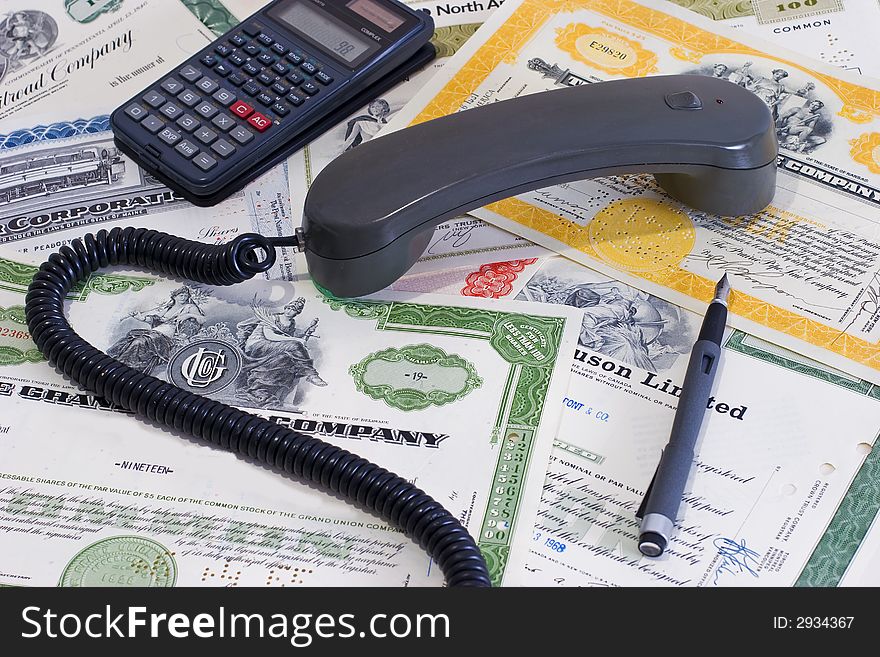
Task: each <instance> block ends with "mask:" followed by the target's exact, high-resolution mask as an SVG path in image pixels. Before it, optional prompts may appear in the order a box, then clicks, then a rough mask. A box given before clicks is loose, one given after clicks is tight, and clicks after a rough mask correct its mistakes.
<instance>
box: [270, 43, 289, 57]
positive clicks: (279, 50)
mask: <svg viewBox="0 0 880 657" xmlns="http://www.w3.org/2000/svg"><path fill="white" fill-rule="evenodd" d="M272 51H273V52H274V53H275V54H276V55H280V56H284V55H286V54H287V48H285V47H284V46H283V45H282V44H280V43H276V44H273V46H272Z"/></svg>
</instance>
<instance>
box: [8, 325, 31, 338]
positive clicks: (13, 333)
mask: <svg viewBox="0 0 880 657" xmlns="http://www.w3.org/2000/svg"><path fill="white" fill-rule="evenodd" d="M0 338H15V339H17V340H30V339H31V334H30V333H28V332H27V331H20V330H17V329H11V328H8V327H6V326H0Z"/></svg>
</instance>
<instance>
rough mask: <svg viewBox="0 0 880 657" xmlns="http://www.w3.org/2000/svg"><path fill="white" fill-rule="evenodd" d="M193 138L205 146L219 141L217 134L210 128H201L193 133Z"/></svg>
mask: <svg viewBox="0 0 880 657" xmlns="http://www.w3.org/2000/svg"><path fill="white" fill-rule="evenodd" d="M193 136H194V137H195V138H196V139H198V140H199V141H200V142H202V143H203V144H210V143H211V142H212V141H214V140H215V139H217V133H216V132H214V131H213V130H211V129H210V128H199V129H198V130H196V131H195V132H194V133H193Z"/></svg>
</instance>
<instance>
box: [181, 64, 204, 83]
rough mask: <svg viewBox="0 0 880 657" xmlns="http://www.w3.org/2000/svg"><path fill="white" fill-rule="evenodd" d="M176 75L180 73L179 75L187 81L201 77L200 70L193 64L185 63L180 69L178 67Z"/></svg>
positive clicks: (193, 80)
mask: <svg viewBox="0 0 880 657" xmlns="http://www.w3.org/2000/svg"><path fill="white" fill-rule="evenodd" d="M178 75H180V77H182V78H183V79H184V80H186V81H187V82H195V81H196V80H198V79H199V78H200V77H202V72H201V71H200V70H199V69H197V68H196V67H195V66H191V65H190V64H187V65H186V66H184V67H183V68H182V69H180V71H179V72H178Z"/></svg>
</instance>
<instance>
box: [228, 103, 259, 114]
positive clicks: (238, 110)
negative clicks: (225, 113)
mask: <svg viewBox="0 0 880 657" xmlns="http://www.w3.org/2000/svg"><path fill="white" fill-rule="evenodd" d="M229 111H230V112H232V113H233V114H235V115H236V116H237V117H239V118H242V119H246V118H247V117H249V116H250V115H251V114H253V113H254V108H253V107H251V106H250V105H248V104H247V103H243V102H241V101H240V100H239V101H236V102H235V103H233V105H232V107H230V108H229Z"/></svg>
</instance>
